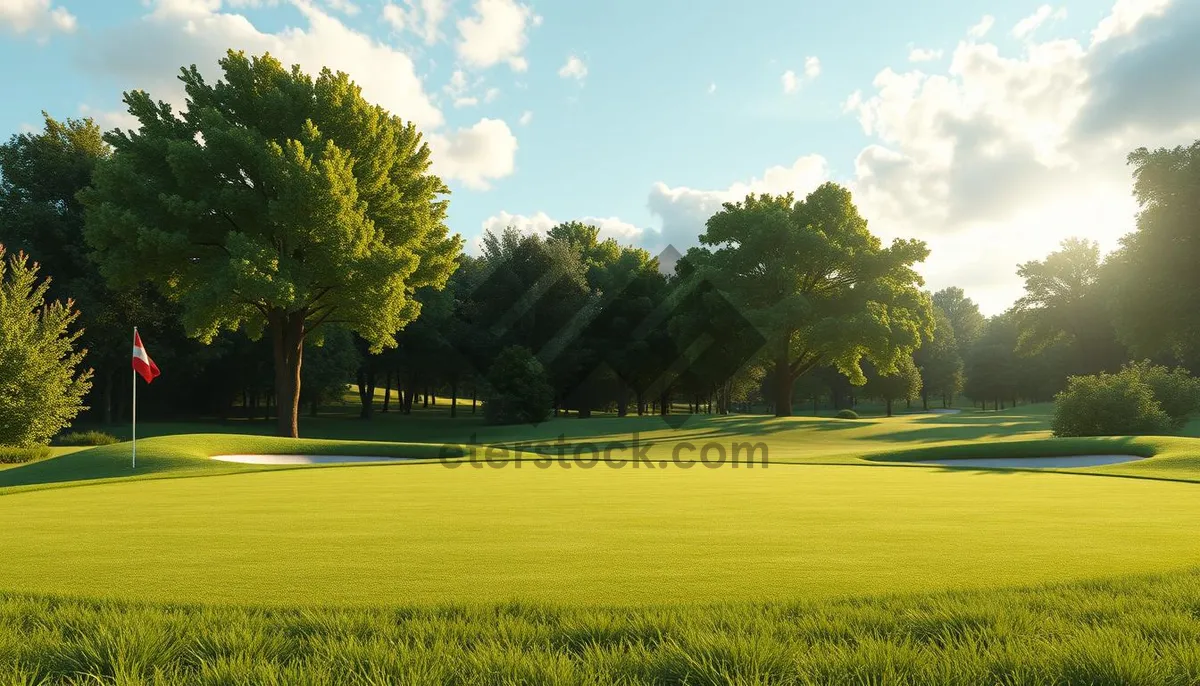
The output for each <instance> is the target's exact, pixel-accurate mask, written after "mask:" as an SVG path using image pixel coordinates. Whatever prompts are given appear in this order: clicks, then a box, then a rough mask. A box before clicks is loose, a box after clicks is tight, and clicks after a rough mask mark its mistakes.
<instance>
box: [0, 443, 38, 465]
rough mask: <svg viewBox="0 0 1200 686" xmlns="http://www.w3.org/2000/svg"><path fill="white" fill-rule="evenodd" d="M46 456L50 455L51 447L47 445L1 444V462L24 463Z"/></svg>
mask: <svg viewBox="0 0 1200 686" xmlns="http://www.w3.org/2000/svg"><path fill="white" fill-rule="evenodd" d="M45 457H50V449H49V448H47V447H46V446H41V445H40V446H37V447H35V448H13V447H11V446H6V445H0V464H24V463H26V462H33V461H34V460H40V459H42V458H45Z"/></svg>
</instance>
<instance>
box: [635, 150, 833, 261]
mask: <svg viewBox="0 0 1200 686" xmlns="http://www.w3.org/2000/svg"><path fill="white" fill-rule="evenodd" d="M828 179H829V165H828V164H827V162H826V161H825V158H823V157H821V156H820V155H808V156H806V157H801V158H799V159H797V160H796V161H795V162H794V163H793V164H792V165H791V166H790V167H784V166H775V167H771V168H770V169H767V170H766V171H765V172H763V175H762V176H761V177H760V178H755V179H751V180H750V181H748V182H737V183H734V184H732V185H730V186H729V187H728V188H724V189H718V190H700V189H695V188H689V187H687V186H674V187H672V186H668V185H667V184H665V183H663V182H661V181H660V182H658V183H655V184H654V186H653V187H652V188H651V189H650V196H649V199H648V200H647V206H648V208H649V209H650V212H651V214H653V215H655V216H656V217H658V219H659V221H660V222H661V225H662V228H661V230H660V231H659V232H658V234H657V235H656V236H650V235H648V236H647V237H646V238H647V241H646V242H647V243H648V245H647V247H649V248H651V249H652V251H657V250H661V249H662V248H665V247H666V246H667V245H673V246H675V248H676V249H677V250H679V252H686V251H687V248H688V247H690V246H693V245H696V238H697V236H699V235H700V234H701V233H703V232H704V223H705V222H706V221H708V218H709V217H711V216H712V215H713V214H715V213H716V212H717V210H719V209H721V205H722V204H723V203H726V202H733V201H737V200H741V199H743V198H745V197H746V195H748V194H750V193H771V194H774V195H780V194H784V193H795V194H796V195H797V196H798V197H803V196H805V195H807V194H808V193H810V192H811V191H812V190H813V189H815V188H816V187H817V186H819V185H821V184H822V183H824V182H825V181H827V180H828Z"/></svg>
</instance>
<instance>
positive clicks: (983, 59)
mask: <svg viewBox="0 0 1200 686" xmlns="http://www.w3.org/2000/svg"><path fill="white" fill-rule="evenodd" d="M1156 2H1157V0H1151V1H1150V2H1146V1H1145V0H1143V1H1142V2H1140V3H1138V7H1139V8H1140V10H1141V12H1140V14H1139V13H1138V12H1135V11H1134V10H1133V9H1131V5H1130V4H1129V3H1128V2H1126V0H1122V2H1118V4H1117V6H1116V7H1115V8H1114V15H1113V16H1117V15H1119V16H1120V17H1121V18H1120V19H1114V18H1113V16H1110V17H1109V18H1107V19H1105V20H1104V22H1103V23H1101V25H1100V26H1101V27H1108V28H1106V29H1105V30H1104V32H1101V35H1103V36H1104V40H1103V41H1100V42H1096V41H1093V43H1092V44H1091V45H1089V46H1087V47H1085V46H1084V45H1081V44H1080V43H1079V42H1078V41H1076V40H1048V41H1045V42H1029V43H1027V44H1026V45H1025V46H1024V47H1023V49H1022V54H1020V55H1016V56H1009V55H1005V54H1003V53H1002V52H1001V50H1000V49H999V48H998V47H997V46H995V45H992V44H987V43H977V42H974V41H970V40H967V41H963V42H962V43H960V44H959V45H958V47H957V49H956V50H955V51H954V54H953V56H952V59H951V64H950V66H949V68H948V70H947V72H946V73H945V74H933V75H928V74H924V73H922V72H920V71H912V72H908V73H896V72H894V71H892V70H890V69H885V70H884V71H882V72H880V73H879V75H878V76H877V77H876V79H875V82H874V93H873V94H871V95H869V96H866V97H864V96H862V95H861V94H857V96H852V97H851V98H850V99H849V100H848V101H847V104H846V106H847V108H848V109H849V110H851V111H853V112H854V113H855V114H856V115H857V117H858V119H859V122H860V124H861V125H862V127H863V130H864V132H866V133H867V134H868V135H869V136H871V137H873V138H874V139H875V142H874V143H872V144H871V145H869V146H867V147H866V148H865V149H864V150H863V151H862V152H861V153H860V154H859V156H858V159H857V162H856V167H855V173H854V176H853V178H852V180H851V186H852V188H853V190H854V192H855V198H856V201H857V202H858V203H859V206H860V207H861V208H862V210H863V213H864V215H865V216H867V217H868V219H870V220H871V222H872V226H873V228H874V230H875V231H876V232H877V233H880V234H881V235H884V236H905V235H907V236H915V237H919V238H922V239H924V240H926V241H927V242H929V244H930V246H931V248H932V250H933V253H932V255H931V257H930V259H929V261H928V263H927V264H926V266H925V268H924V273H925V274H926V276H927V277H928V278H929V281H930V285H931V286H933V287H935V288H937V287H942V286H947V285H952V284H953V285H959V286H963V287H964V288H968V289H979V292H978V293H972V296H973V297H976V299H977V300H979V301H981V302H982V303H983V304H984V305H985V307H986V308H987V309H988V310H989V311H992V312H995V311H999V310H1001V309H1003V308H1004V307H1007V306H1008V305H1009V304H1011V302H1012V300H1013V299H1014V298H1015V297H1016V296H1017V295H1018V294H1019V290H1020V285H1019V282H1018V281H1017V280H1016V279H1014V278H1013V272H1014V269H1015V265H1016V264H1017V263H1018V262H1021V261H1024V260H1028V259H1034V258H1040V257H1042V256H1044V255H1045V254H1046V253H1047V252H1049V251H1050V250H1052V249H1054V247H1055V246H1056V245H1057V244H1058V243H1059V241H1061V240H1062V239H1063V238H1066V237H1069V236H1072V235H1076V234H1079V233H1081V232H1082V233H1086V235H1087V236H1088V237H1090V238H1093V239H1096V240H1099V241H1100V243H1101V245H1102V246H1103V247H1104V248H1106V249H1107V248H1112V247H1114V246H1115V245H1116V242H1117V239H1118V238H1119V237H1120V236H1121V235H1123V234H1125V233H1127V232H1128V231H1130V230H1132V229H1133V227H1134V221H1133V217H1134V214H1135V211H1136V205H1135V203H1134V201H1133V199H1132V197H1131V195H1130V192H1129V189H1130V178H1129V170H1128V168H1127V167H1126V165H1125V163H1124V157H1125V155H1126V154H1127V153H1128V151H1129V150H1131V149H1133V148H1134V147H1137V146H1139V145H1151V146H1153V145H1162V144H1171V145H1174V144H1177V143H1178V142H1179V141H1181V140H1191V138H1192V137H1193V136H1195V135H1198V134H1200V114H1198V113H1200V87H1197V85H1196V84H1195V82H1194V77H1191V76H1190V75H1189V74H1188V72H1187V70H1183V69H1180V68H1179V66H1178V65H1179V64H1185V63H1195V61H1196V60H1200V45H1197V42H1196V41H1195V40H1194V36H1195V35H1196V32H1197V31H1198V30H1200V7H1198V6H1197V5H1196V3H1193V2H1189V1H1186V0H1177V2H1176V3H1175V4H1173V5H1171V6H1170V8H1169V10H1170V12H1171V13H1170V16H1167V11H1168V10H1167V8H1162V7H1158V8H1157V9H1154V8H1155V7H1156V6H1157V5H1156ZM1148 8H1149V9H1148ZM1043 15H1044V18H1043V19H1042V21H1044V20H1046V19H1049V18H1052V17H1053V16H1054V13H1053V12H1050V13H1049V14H1047V13H1046V12H1039V14H1038V15H1035V16H1043ZM1135 16H1136V17H1137V19H1133V18H1132V17H1135ZM1152 17H1160V19H1158V20H1155V21H1153V22H1152V21H1150V18H1152ZM1032 24H1033V23H1032V22H1031V23H1030V25H1029V26H1028V27H1027V29H1028V31H1032V30H1033V29H1034V28H1036V27H1034V26H1033V25H1032ZM980 33H981V31H974V32H973V34H980ZM1025 35H1026V36H1028V35H1029V34H1028V33H1026V34H1025ZM1093 35H1096V34H1095V33H1094V34H1093ZM1150 46H1153V49H1152V48H1151V47H1150ZM982 245H986V246H988V247H987V249H986V250H981V249H980V246H982Z"/></svg>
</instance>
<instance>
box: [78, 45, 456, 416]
mask: <svg viewBox="0 0 1200 686" xmlns="http://www.w3.org/2000/svg"><path fill="white" fill-rule="evenodd" d="M220 66H221V69H222V71H223V75H224V79H223V80H221V81H217V82H216V83H214V84H210V83H208V82H206V81H205V80H204V78H203V77H202V76H201V74H200V71H199V70H198V69H197V68H196V67H195V65H193V66H192V67H190V68H186V69H183V70H182V73H181V75H180V79H181V81H182V82H183V84H184V88H185V91H186V93H187V104H186V110H185V111H184V112H182V113H178V114H177V113H175V112H174V111H173V110H172V108H171V106H170V105H168V104H166V103H163V102H157V103H156V102H155V101H154V100H152V99H151V97H150V95H149V94H148V93H145V92H143V91H133V92H129V93H126V94H125V103H126V104H127V105H128V107H129V112H130V113H131V114H132V115H133V116H135V117H136V118H137V119H138V121H139V123H140V124H141V128H140V130H138V131H121V130H116V131H114V132H113V133H111V134H109V135H108V136H107V137H106V139H107V141H108V142H109V144H111V145H112V147H113V150H114V153H113V155H112V157H111V158H110V159H108V160H105V161H104V162H103V163H102V164H100V165H99V166H98V168H97V169H96V172H95V175H94V178H93V185H92V186H91V187H90V188H89V189H87V190H86V191H84V192H83V193H82V194H81V198H82V200H83V201H84V203H85V205H86V206H87V221H88V227H87V239H88V242H89V243H90V245H91V246H92V247H93V248H94V249H95V251H96V254H97V256H98V258H99V260H100V261H101V271H102V273H103V274H104V275H105V276H106V277H107V278H108V279H109V280H110V281H111V282H112V283H114V284H130V283H134V282H137V281H140V280H143V279H144V280H148V281H150V282H152V283H153V284H154V285H155V286H156V287H157V288H158V289H160V290H161V291H162V292H163V293H164V294H165V295H166V296H167V297H168V298H170V299H171V300H172V301H174V302H177V303H179V304H180V306H181V308H182V319H183V323H184V325H185V327H186V329H187V330H188V331H189V333H191V334H192V335H194V336H196V337H198V338H200V339H202V340H204V341H206V342H207V341H211V340H213V338H214V337H215V336H216V335H217V333H218V331H220V330H222V329H226V330H236V329H243V330H245V331H247V332H248V333H250V334H251V335H252V336H257V335H259V334H261V332H262V331H263V330H264V329H267V330H269V332H270V334H271V340H272V344H273V350H274V357H275V373H276V378H275V387H276V396H277V397H278V399H279V404H280V407H281V408H282V409H283V410H284V411H281V412H280V413H279V426H278V430H279V433H280V434H282V435H291V436H295V435H296V434H297V425H296V415H297V409H298V403H299V397H300V394H299V390H300V389H299V386H300V367H301V356H302V353H303V343H304V339H305V337H306V336H307V335H308V334H309V333H310V332H313V331H317V330H319V327H320V326H321V325H322V324H324V323H326V322H336V323H338V324H340V325H342V326H344V327H345V328H347V329H349V330H351V331H354V332H356V333H358V334H359V335H360V336H362V337H363V338H364V339H366V340H367V341H368V342H369V343H370V344H371V346H372V347H373V348H374V349H381V348H383V347H390V346H394V345H395V344H396V339H395V334H396V332H397V331H399V330H401V329H402V328H404V326H405V325H407V324H408V323H409V322H411V321H413V319H415V318H416V317H417V315H418V314H419V313H420V305H419V303H418V301H417V300H416V298H415V297H414V292H415V291H416V289H418V288H421V287H425V286H432V287H441V286H442V285H444V284H445V282H446V279H447V278H448V277H449V275H450V273H451V271H452V269H453V265H454V260H455V257H456V255H457V254H458V252H459V250H460V248H461V239H460V238H459V237H457V236H453V237H450V236H448V235H447V230H446V226H445V223H444V219H445V214H446V207H447V202H446V200H445V199H444V198H443V197H442V196H444V194H446V193H447V192H448V191H447V189H446V187H445V185H444V184H443V183H442V181H441V180H440V179H439V178H438V177H437V176H434V175H433V174H431V173H430V172H429V167H430V153H429V148H428V146H427V145H426V144H425V143H424V142H423V141H422V137H421V134H420V133H419V132H418V131H417V129H416V127H415V126H414V125H413V124H411V123H405V122H404V121H403V120H401V119H400V118H399V117H398V116H396V115H393V114H390V113H388V112H387V111H385V110H384V109H383V108H381V107H379V106H376V105H371V104H370V103H368V102H367V101H366V100H365V99H364V98H363V97H362V94H361V91H360V89H359V88H358V86H356V85H355V84H354V83H353V82H352V81H351V80H350V78H349V76H347V75H346V74H344V73H340V72H339V73H334V72H332V71H330V70H328V69H325V70H322V71H321V73H320V74H319V75H318V76H317V77H316V78H315V79H314V78H312V77H310V76H308V75H307V74H305V73H303V72H302V71H301V70H300V69H299V67H296V66H293V67H292V68H291V69H290V70H289V69H287V68H285V67H284V66H283V65H282V64H281V63H280V62H279V61H278V60H276V59H274V58H272V57H271V56H269V55H264V56H262V57H253V58H251V57H247V56H246V55H245V54H244V53H241V52H234V51H230V52H229V53H228V54H227V55H226V56H225V58H223V59H222V60H220ZM318 335H319V334H318Z"/></svg>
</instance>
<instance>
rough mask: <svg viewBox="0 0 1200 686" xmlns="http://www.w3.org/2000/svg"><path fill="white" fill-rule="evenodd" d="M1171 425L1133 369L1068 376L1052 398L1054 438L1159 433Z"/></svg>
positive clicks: (1149, 390) (1148, 386) (1152, 393)
mask: <svg viewBox="0 0 1200 686" xmlns="http://www.w3.org/2000/svg"><path fill="white" fill-rule="evenodd" d="M1172 425H1173V422H1172V420H1171V416H1170V415H1168V414H1167V413H1166V411H1164V410H1163V407H1162V404H1161V403H1160V402H1159V401H1158V399H1157V398H1155V397H1154V390H1153V389H1152V388H1151V387H1150V384H1148V383H1147V382H1146V381H1145V380H1144V379H1143V378H1142V375H1141V373H1140V371H1139V370H1138V369H1137V368H1133V367H1126V368H1124V369H1122V370H1121V371H1120V372H1118V373H1116V374H1098V375H1094V376H1072V377H1071V378H1070V379H1068V380H1067V388H1066V390H1064V391H1062V392H1061V393H1059V394H1058V395H1056V396H1054V418H1053V419H1052V420H1051V422H1050V428H1051V430H1053V432H1054V435H1055V436H1134V435H1140V434H1161V433H1165V432H1167V431H1169V430H1170V429H1171V427H1172Z"/></svg>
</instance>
